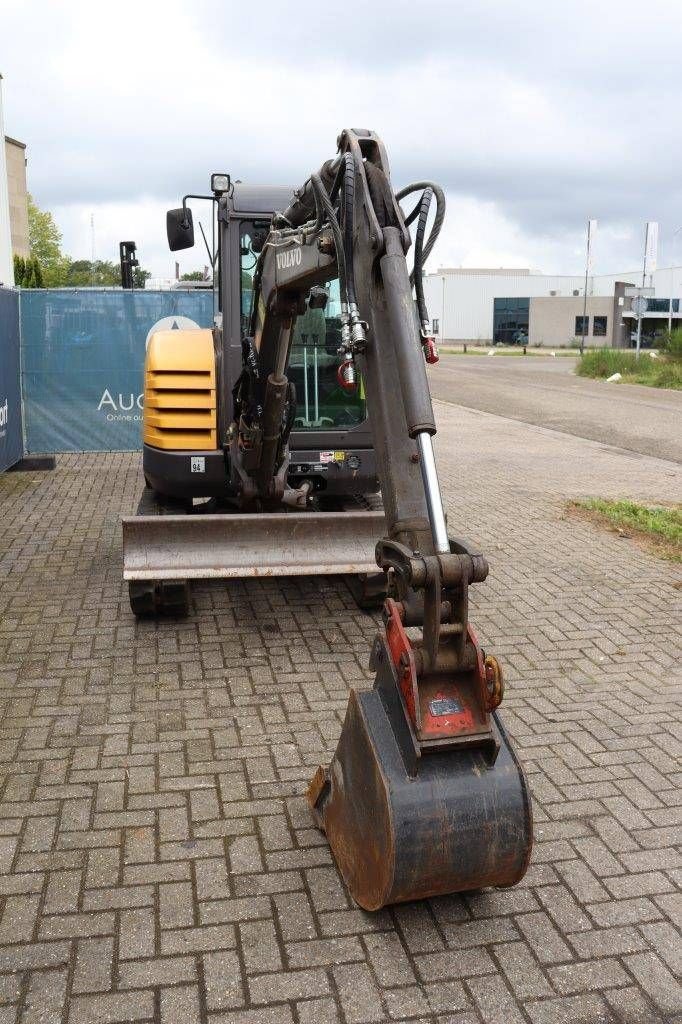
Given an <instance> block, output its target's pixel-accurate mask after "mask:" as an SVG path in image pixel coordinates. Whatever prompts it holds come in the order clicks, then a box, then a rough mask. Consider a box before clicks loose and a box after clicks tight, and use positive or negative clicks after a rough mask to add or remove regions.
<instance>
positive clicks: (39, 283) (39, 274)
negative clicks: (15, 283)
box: [32, 258, 45, 288]
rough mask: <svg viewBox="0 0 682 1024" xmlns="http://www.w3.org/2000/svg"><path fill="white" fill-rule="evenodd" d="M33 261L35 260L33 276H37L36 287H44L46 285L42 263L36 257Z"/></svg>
mask: <svg viewBox="0 0 682 1024" xmlns="http://www.w3.org/2000/svg"><path fill="white" fill-rule="evenodd" d="M32 262H33V276H34V277H35V280H36V288H44V287H45V280H44V278H43V270H42V267H41V266H40V263H38V260H37V259H35V258H34V259H33V261H32Z"/></svg>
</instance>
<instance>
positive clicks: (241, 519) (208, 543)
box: [122, 511, 386, 582]
mask: <svg viewBox="0 0 682 1024" xmlns="http://www.w3.org/2000/svg"><path fill="white" fill-rule="evenodd" d="M122 522H123V577H124V579H126V580H128V581H129V582H132V581H145V580H146V581H163V580H191V579H216V578H218V579H220V578H223V579H229V578H239V577H262V576H303V575H328V574H339V575H344V574H363V573H371V574H375V575H376V574H377V564H376V559H375V555H374V551H375V547H376V543H377V541H378V540H379V538H380V537H381V536H382V534H383V532H384V531H385V528H386V527H385V518H384V513H383V512H367V511H343V512H339V513H337V512H266V513H253V514H234V515H230V514H227V515H225V514H223V515H219V514H217V515H149V516H145V515H139V516H128V517H126V518H124V519H123V521H122Z"/></svg>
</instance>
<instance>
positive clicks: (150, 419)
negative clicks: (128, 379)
mask: <svg viewBox="0 0 682 1024" xmlns="http://www.w3.org/2000/svg"><path fill="white" fill-rule="evenodd" d="M217 437H218V434H217V429H216V372H215V351H214V349H213V333H212V331H210V330H209V329H198V330H192V331H156V333H155V334H152V336H151V338H150V340H149V346H148V348H147V357H146V359H145V363H144V443H145V444H149V445H152V446H153V447H154V448H168V449H173V448H179V449H186V450H192V451H196V450H197V449H202V450H204V451H214V450H215V449H216V448H217Z"/></svg>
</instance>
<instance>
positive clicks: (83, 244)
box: [0, 0, 682, 274]
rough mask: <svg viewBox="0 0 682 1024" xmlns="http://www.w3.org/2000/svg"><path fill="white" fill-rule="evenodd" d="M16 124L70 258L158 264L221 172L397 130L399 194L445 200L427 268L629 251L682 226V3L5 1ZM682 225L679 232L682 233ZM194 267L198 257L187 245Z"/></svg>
mask: <svg viewBox="0 0 682 1024" xmlns="http://www.w3.org/2000/svg"><path fill="white" fill-rule="evenodd" d="M0 21H1V23H2V25H3V39H7V40H10V41H11V44H12V45H11V46H9V47H7V50H6V52H5V54H4V56H3V57H2V61H3V65H2V68H1V70H2V72H3V74H4V76H5V82H4V96H5V123H6V129H7V131H8V133H9V134H12V135H15V136H16V137H18V138H21V139H23V140H24V141H26V142H27V143H28V147H29V148H28V158H29V165H28V173H29V184H30V188H31V190H32V191H33V192H34V194H35V196H36V198H37V200H38V201H39V203H40V204H41V205H42V206H44V207H47V208H50V209H52V210H53V211H54V212H55V215H56V216H57V219H58V222H59V224H60V226H61V228H62V230H63V232H64V239H65V246H66V247H67V249H69V251H71V252H72V254H73V255H74V256H75V255H81V256H83V255H88V254H89V252H90V238H89V217H90V213H91V212H94V215H95V223H96V244H97V254H98V255H99V256H102V257H103V258H104V257H106V256H109V258H115V256H116V251H117V243H118V240H119V238H120V237H124V236H125V237H132V238H135V240H136V241H137V242H138V247H139V251H140V255H141V258H142V261H143V263H144V264H145V265H148V266H150V267H151V269H152V270H153V271H154V273H155V274H162V273H164V274H165V273H168V272H169V270H170V268H171V267H172V265H173V258H172V257H171V255H170V254H169V253H168V252H167V249H166V247H165V238H164V216H163V212H164V210H165V208H166V207H167V206H172V205H176V203H177V200H178V197H179V196H181V195H182V194H183V193H185V192H188V191H199V190H203V189H204V188H205V187H206V184H207V181H208V176H209V174H210V172H211V171H212V170H217V169H219V170H227V171H230V172H231V173H232V174H233V175H234V176H235V177H239V178H241V179H243V180H245V181H267V182H271V183H279V184H298V183H300V182H302V181H303V180H304V179H305V177H306V176H307V175H308V173H309V172H310V171H311V170H312V169H314V168H315V167H317V166H319V164H320V163H321V162H322V161H323V160H324V159H326V158H327V157H328V156H330V155H332V153H333V150H334V148H335V140H336V135H337V133H338V131H339V129H340V128H342V127H344V126H346V125H361V126H367V127H371V128H374V129H375V130H377V131H379V133H380V134H381V135H382V137H383V138H384V141H385V142H386V145H387V149H388V152H389V156H390V158H391V165H392V171H393V179H394V183H395V184H396V186H398V185H402V184H404V183H406V182H407V181H409V180H414V179H418V178H423V177H426V176H428V177H431V178H433V179H434V180H437V181H440V182H441V183H442V184H443V185H444V187H445V188H446V190H447V193H448V197H449V200H450V210H449V214H448V217H447V220H446V226H445V229H444V233H443V241H442V244H441V245H440V251H438V250H437V251H436V252H435V253H434V259H433V261H432V267H435V265H436V263H437V262H438V261H439V260H440V261H441V262H446V261H447V260H451V261H453V262H462V261H464V262H468V263H469V265H471V262H470V260H472V259H473V260H475V261H479V262H480V261H485V262H490V263H493V264H494V265H500V264H501V263H513V264H514V265H519V264H520V263H528V262H531V263H532V264H533V265H535V266H538V267H540V268H541V269H545V270H547V271H555V272H572V271H576V270H577V271H579V270H580V268H581V265H582V262H583V260H584V228H585V222H586V220H587V218H588V217H597V218H598V219H599V221H600V234H599V239H598V246H597V252H596V261H597V268H598V269H599V270H601V271H609V270H616V269H619V268H621V267H624V266H628V265H636V264H637V262H638V260H639V254H640V249H641V242H642V231H643V222H644V221H645V220H647V219H658V220H660V221H661V236H662V243H663V252H662V258H663V259H664V260H665V259H666V258H672V256H673V255H674V251H673V246H672V236H673V232H674V231H675V229H676V228H677V227H678V226H680V224H682V205H681V200H682V186H681V185H680V183H679V180H680V179H679V173H678V168H679V166H680V163H681V160H682V140H681V137H680V133H679V132H677V130H676V127H675V126H676V124H677V121H678V117H679V115H678V104H679V94H680V84H681V81H680V80H681V77H682V76H681V74H680V71H679V59H678V51H679V44H680V38H681V29H682V8H681V7H680V5H679V3H678V2H677V0H674V2H673V0H671V2H668V0H652V2H650V3H649V5H648V6H647V16H646V18H642V17H641V10H640V7H639V6H638V5H636V4H635V3H634V2H631V0H623V2H620V0H602V2H601V3H599V4H594V3H590V4H588V3H586V2H585V0H576V2H574V3H570V4H569V3H567V2H564V0H559V2H557V3H555V4H551V5H548V4H546V3H545V2H541V0H517V2H516V3H515V4H513V5H510V4H507V3H505V2H503V0H459V2H457V3H452V2H450V0H440V2H438V0H427V2H423V3H421V4H419V5H416V4H414V3H410V4H408V3H407V2H405V0H399V2H391V3H389V2H384V0H382V2H378V3H375V4H367V3H366V2H365V3H360V2H359V0H348V2H347V3H346V4H345V5H344V6H343V8H339V7H337V6H333V5H320V4H319V3H318V2H313V0H301V2H300V3H298V4H297V5H296V8H295V12H294V10H293V9H291V8H286V7H284V6H282V5H281V4H275V3H273V2H272V0H262V2H261V3H259V6H258V10H257V16H256V14H255V13H254V8H253V7H252V6H249V5H246V4H236V3H228V4H223V5H216V4H215V3H213V4H211V5H209V4H208V3H207V2H206V0H195V2H193V4H192V5H189V4H187V3H183V2H181V0H166V2H164V3H160V2H157V0H147V2H145V3H137V4H132V3H129V2H127V0H124V2H123V3H120V4H119V5H117V7H116V9H115V12H114V11H113V10H112V9H111V8H103V7H100V6H99V5H95V4H92V3H90V4H85V3H82V2H81V0H76V2H73V3H71V4H69V5H68V7H65V6H63V5H58V4H54V3H49V2H40V0H34V3H33V4H31V5H30V7H22V6H21V5H17V4H15V3H12V4H10V3H9V2H8V0H0ZM677 237H678V241H679V239H680V236H677ZM194 256H196V260H195V264H196V265H203V262H204V255H203V251H201V250H197V251H196V253H193V254H191V257H190V258H194Z"/></svg>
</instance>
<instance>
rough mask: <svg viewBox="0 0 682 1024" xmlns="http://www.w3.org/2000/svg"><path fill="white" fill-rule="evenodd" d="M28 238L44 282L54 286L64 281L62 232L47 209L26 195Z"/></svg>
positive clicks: (64, 266) (65, 262)
mask: <svg viewBox="0 0 682 1024" xmlns="http://www.w3.org/2000/svg"><path fill="white" fill-rule="evenodd" d="M28 238H29V245H30V247H31V256H33V257H34V258H35V259H36V260H37V261H38V263H39V264H40V269H41V271H42V275H43V280H44V283H45V284H46V285H47V287H48V288H56V287H58V286H59V285H60V284H63V283H64V277H65V275H66V267H67V264H68V260H67V259H66V257H64V256H63V255H62V250H61V244H62V234H61V231H60V230H59V228H58V227H57V225H56V224H55V222H54V219H53V217H52V214H51V213H50V212H49V210H41V209H40V207H39V206H37V204H36V203H35V202H34V201H33V197H32V196H31V195H29V196H28Z"/></svg>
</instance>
